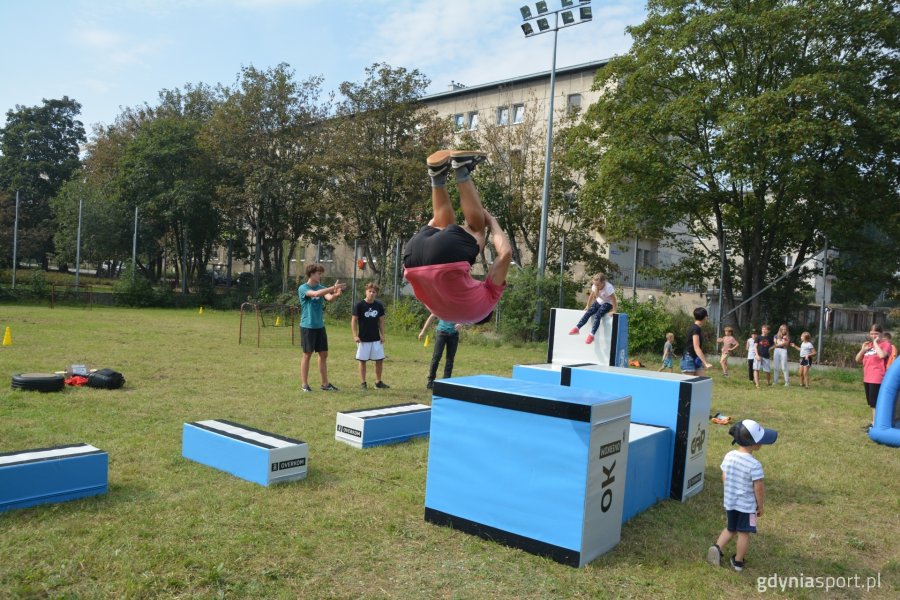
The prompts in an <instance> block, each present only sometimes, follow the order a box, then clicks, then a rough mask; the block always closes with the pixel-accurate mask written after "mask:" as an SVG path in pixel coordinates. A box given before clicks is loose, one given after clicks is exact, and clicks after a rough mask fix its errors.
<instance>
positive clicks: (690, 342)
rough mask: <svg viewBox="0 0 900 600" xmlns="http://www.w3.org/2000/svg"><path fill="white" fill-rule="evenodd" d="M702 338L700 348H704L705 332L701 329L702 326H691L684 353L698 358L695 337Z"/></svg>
mask: <svg viewBox="0 0 900 600" xmlns="http://www.w3.org/2000/svg"><path fill="white" fill-rule="evenodd" d="M695 335H696V336H699V337H700V347H701V348H702V347H703V330H702V329H700V326H699V325H697V324H696V323H694V324H693V325H691V327H690V329H688V332H687V341H686V342H685V343H684V353H685V354H688V355H689V356H690V357H691V358H697V351H696V350H694V336H695Z"/></svg>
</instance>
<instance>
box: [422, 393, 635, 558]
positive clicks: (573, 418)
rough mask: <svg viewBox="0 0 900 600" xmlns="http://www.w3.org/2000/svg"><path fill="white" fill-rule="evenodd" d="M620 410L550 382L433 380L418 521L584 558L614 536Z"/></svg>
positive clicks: (599, 397) (621, 401) (618, 404)
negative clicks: (421, 509)
mask: <svg viewBox="0 0 900 600" xmlns="http://www.w3.org/2000/svg"><path fill="white" fill-rule="evenodd" d="M628 410H629V399H628V398H627V397H626V398H622V397H616V396H612V395H607V394H597V393H592V392H591V393H586V392H584V391H581V390H575V389H572V388H566V387H563V386H559V385H540V384H534V383H531V382H525V381H518V380H512V379H505V378H501V377H492V376H485V375H480V376H473V377H461V378H453V379H445V380H441V381H438V382H435V386H434V397H433V402H432V414H431V437H430V439H429V451H428V473H427V477H426V488H425V508H426V511H425V518H426V520H428V521H430V522H432V523H436V524H440V525H449V526H451V527H454V528H457V529H460V530H462V531H465V532H467V533H472V534H475V535H479V536H481V537H485V538H488V539H492V540H495V541H500V542H501V543H505V544H507V545H511V546H514V547H518V548H521V549H523V550H526V551H528V552H532V553H535V554H541V555H545V556H549V557H550V558H552V559H554V560H556V561H558V562H561V563H564V564H568V565H572V566H583V565H585V564H587V563H588V562H590V561H591V560H593V559H594V558H596V557H597V556H599V555H601V554H603V553H604V552H606V551H608V550H609V549H611V548H612V547H614V546H615V545H616V544H617V543H618V541H619V539H620V535H621V516H622V502H623V497H624V484H625V470H626V466H627V454H628Z"/></svg>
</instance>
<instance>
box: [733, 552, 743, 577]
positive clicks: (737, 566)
mask: <svg viewBox="0 0 900 600" xmlns="http://www.w3.org/2000/svg"><path fill="white" fill-rule="evenodd" d="M731 568H732V569H734V570H735V571H737V572H738V573H740V572H741V571H743V570H744V561H742V560H734V556H732V557H731Z"/></svg>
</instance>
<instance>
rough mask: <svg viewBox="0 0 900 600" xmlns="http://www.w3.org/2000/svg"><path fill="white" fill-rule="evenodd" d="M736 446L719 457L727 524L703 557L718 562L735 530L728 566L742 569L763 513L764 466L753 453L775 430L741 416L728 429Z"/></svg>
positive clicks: (772, 439) (773, 437)
mask: <svg viewBox="0 0 900 600" xmlns="http://www.w3.org/2000/svg"><path fill="white" fill-rule="evenodd" d="M728 433H729V434H730V435H731V437H732V438H734V439H733V441H732V442H731V443H732V444H737V445H738V446H739V448H738V449H737V450H732V451H731V452H729V453H728V454H726V455H725V458H724V459H723V460H722V467H721V468H722V483H723V484H724V486H725V490H724V497H725V498H724V504H725V518H726V525H725V529H723V530H722V533H720V534H719V539H718V540H716V543H715V544H713V545H712V546H710V547H709V551H708V552H707V553H706V560H707V561H709V563H710V564H711V565H714V566H717V567H718V566H721V564H722V549H723V548H724V547H725V546H726V545H728V542H730V541H731V538H732V537H734V534H735V533H737V546H736V548H735V554H734V555H732V557H731V568H732V569H734V570H735V571H743V570H744V559H745V558H746V556H747V550H748V549H749V548H750V534H751V533H756V519H757V517H761V516H762V514H763V504H764V503H765V498H766V488H765V486H764V485H763V468H762V465H761V464H760V462H759V461H758V460H756V459H755V458H754V457H753V453H754V452H756V451H757V450H759V449H760V448H762V446H763V445H764V444H774V443H775V440H776V439H777V438H778V432H777V431H775V430H774V429H766V428H765V427H763V426H762V425H760V424H759V423H757V422H756V421H753V420H751V419H744V420H743V421H741V422H740V423H737V424H735V425H732V427H731V429H729V430H728Z"/></svg>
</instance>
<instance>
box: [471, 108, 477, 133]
mask: <svg viewBox="0 0 900 600" xmlns="http://www.w3.org/2000/svg"><path fill="white" fill-rule="evenodd" d="M469 129H470V130H471V131H475V130H476V129H478V113H477V112H470V113H469Z"/></svg>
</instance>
